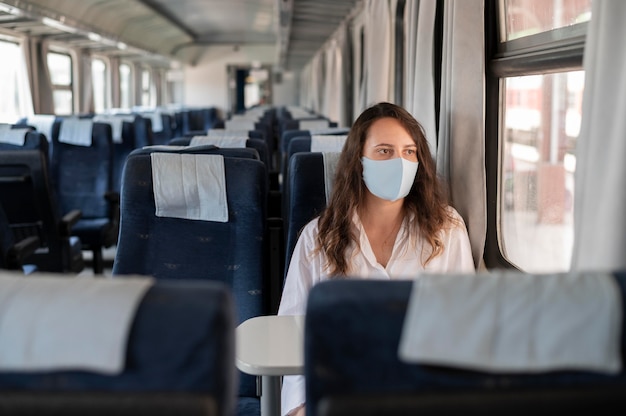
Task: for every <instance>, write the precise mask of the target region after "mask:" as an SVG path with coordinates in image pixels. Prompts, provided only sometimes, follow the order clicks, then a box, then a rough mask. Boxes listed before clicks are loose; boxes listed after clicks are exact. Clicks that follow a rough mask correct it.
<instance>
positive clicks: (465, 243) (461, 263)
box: [443, 211, 476, 273]
mask: <svg viewBox="0 0 626 416" xmlns="http://www.w3.org/2000/svg"><path fill="white" fill-rule="evenodd" d="M454 213H455V214H456V215H455V217H456V219H457V220H458V221H459V224H458V225H457V226H455V227H453V228H452V229H450V230H448V232H447V236H446V237H447V238H446V241H445V243H444V244H445V247H444V253H443V255H444V256H445V257H446V258H447V261H446V263H447V270H446V271H448V272H461V273H474V272H475V271H476V269H475V267H474V258H473V256H472V246H471V244H470V240H469V235H468V234H467V229H466V228H465V222H464V221H463V217H461V216H460V215H459V214H458V213H457V212H456V211H455V212H454Z"/></svg>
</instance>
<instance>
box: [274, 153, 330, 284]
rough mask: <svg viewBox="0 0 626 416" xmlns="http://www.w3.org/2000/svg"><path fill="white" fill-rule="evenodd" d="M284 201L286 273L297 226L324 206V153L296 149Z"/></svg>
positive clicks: (305, 221) (294, 244)
mask: <svg viewBox="0 0 626 416" xmlns="http://www.w3.org/2000/svg"><path fill="white" fill-rule="evenodd" d="M283 198H284V200H285V201H286V205H285V206H284V210H283V219H284V221H285V232H286V244H285V249H286V253H285V273H286V272H287V270H288V269H289V262H290V261H291V255H292V253H293V249H294V247H295V246H296V243H297V241H298V236H299V235H300V230H302V227H304V226H305V225H306V224H307V223H308V222H309V221H311V220H312V219H313V218H315V217H317V216H318V215H319V214H320V213H321V212H322V210H323V209H324V208H326V185H325V175H324V155H323V154H322V153H317V152H315V153H311V152H309V153H297V154H294V155H293V157H292V158H291V160H290V167H289V178H288V183H287V184H286V186H285V189H284V191H283Z"/></svg>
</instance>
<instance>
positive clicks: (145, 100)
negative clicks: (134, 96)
mask: <svg viewBox="0 0 626 416" xmlns="http://www.w3.org/2000/svg"><path fill="white" fill-rule="evenodd" d="M150 78H151V77H150V71H148V70H147V69H144V70H143V71H142V72H141V105H142V106H144V107H149V106H150Z"/></svg>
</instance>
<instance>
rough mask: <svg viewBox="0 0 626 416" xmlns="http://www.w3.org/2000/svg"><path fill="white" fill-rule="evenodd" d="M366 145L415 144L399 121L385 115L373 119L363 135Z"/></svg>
mask: <svg viewBox="0 0 626 416" xmlns="http://www.w3.org/2000/svg"><path fill="white" fill-rule="evenodd" d="M365 142H366V143H367V144H368V145H374V146H375V145H378V144H390V145H394V146H396V145H400V146H409V145H415V141H414V140H413V137H412V136H411V134H409V132H408V131H407V130H406V129H405V128H404V126H403V125H402V123H400V121H398V120H396V119H395V118H391V117H385V118H380V119H378V120H376V121H374V122H373V123H372V124H371V125H370V127H369V129H368V130H367V133H366V135H365Z"/></svg>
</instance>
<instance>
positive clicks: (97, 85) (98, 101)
mask: <svg viewBox="0 0 626 416" xmlns="http://www.w3.org/2000/svg"><path fill="white" fill-rule="evenodd" d="M106 69H107V67H106V63H105V62H104V61H103V60H102V59H97V58H96V59H93V60H92V61H91V78H92V79H91V81H92V86H93V102H94V110H95V112H96V113H102V112H104V110H105V109H106V108H107V94H106V92H107V80H106Z"/></svg>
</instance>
